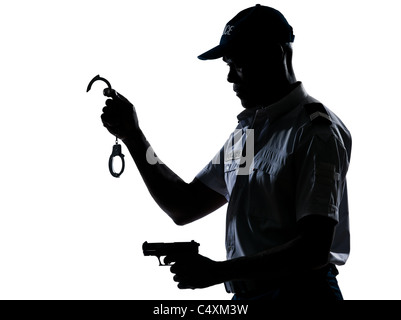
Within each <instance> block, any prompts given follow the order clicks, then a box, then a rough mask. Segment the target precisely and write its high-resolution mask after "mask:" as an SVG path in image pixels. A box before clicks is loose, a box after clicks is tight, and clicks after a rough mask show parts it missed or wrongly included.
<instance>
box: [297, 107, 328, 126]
mask: <svg viewBox="0 0 401 320" xmlns="http://www.w3.org/2000/svg"><path fill="white" fill-rule="evenodd" d="M304 108H305V111H306V113H307V115H308V116H309V118H310V120H311V121H312V122H313V123H316V124H331V123H332V121H331V118H330V115H329V114H328V112H327V110H326V108H325V107H324V106H323V105H322V104H321V103H318V102H314V103H308V104H305V105H304Z"/></svg>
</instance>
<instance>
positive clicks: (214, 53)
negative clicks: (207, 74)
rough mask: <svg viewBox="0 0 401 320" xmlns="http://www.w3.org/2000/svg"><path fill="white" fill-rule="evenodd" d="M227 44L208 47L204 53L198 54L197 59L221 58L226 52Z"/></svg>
mask: <svg viewBox="0 0 401 320" xmlns="http://www.w3.org/2000/svg"><path fill="white" fill-rule="evenodd" d="M226 47H227V46H223V45H221V44H219V45H218V46H216V47H214V48H213V49H210V50H209V51H206V52H205V53H202V54H201V55H200V56H198V59H200V60H214V59H218V58H221V57H222V56H224V54H225V52H226V49H227V48H226Z"/></svg>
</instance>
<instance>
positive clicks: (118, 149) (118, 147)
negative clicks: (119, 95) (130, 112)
mask: <svg viewBox="0 0 401 320" xmlns="http://www.w3.org/2000/svg"><path fill="white" fill-rule="evenodd" d="M97 80H101V81H104V82H105V83H106V84H107V88H105V89H104V90H103V94H104V95H105V96H106V97H111V93H112V90H113V89H112V88H111V84H110V82H109V81H107V80H106V79H105V78H102V77H101V76H99V75H97V76H96V77H94V78H93V79H92V80H91V81H90V82H89V84H88V87H87V89H86V92H89V90H90V89H91V88H92V85H93V83H94V82H95V81H97ZM115 157H120V159H121V170H120V172H115V171H114V167H113V160H114V158H115ZM124 169H125V161H124V155H123V154H122V152H121V144H119V143H118V138H117V137H116V143H115V145H114V146H113V150H112V152H111V155H110V157H109V171H110V173H111V175H112V176H113V177H115V178H119V177H120V176H121V174H122V173H123V172H124Z"/></svg>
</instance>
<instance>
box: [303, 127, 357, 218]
mask: <svg viewBox="0 0 401 320" xmlns="http://www.w3.org/2000/svg"><path fill="white" fill-rule="evenodd" d="M308 136H309V137H308V138H307V139H305V142H303V143H302V144H301V146H300V148H299V149H298V151H297V152H296V171H297V184H296V218H297V220H299V219H301V218H303V217H305V216H307V215H313V214H317V215H323V216H327V217H329V218H332V219H334V220H335V221H337V222H338V221H339V208H340V204H341V200H342V197H343V193H344V188H345V185H346V179H345V178H346V173H347V170H348V164H349V162H348V158H347V152H346V149H345V147H344V145H343V143H342V141H341V139H340V138H338V137H336V136H335V134H333V132H331V131H330V130H327V132H324V133H318V132H314V133H312V134H310V135H308Z"/></svg>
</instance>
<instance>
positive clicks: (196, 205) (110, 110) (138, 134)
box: [101, 90, 227, 225]
mask: <svg viewBox="0 0 401 320" xmlns="http://www.w3.org/2000/svg"><path fill="white" fill-rule="evenodd" d="M111 98H112V99H108V100H107V101H106V107H104V108H103V114H102V116H101V118H102V122H103V125H104V126H105V127H106V128H107V130H108V131H109V132H110V133H111V134H113V135H115V136H116V137H117V138H119V139H121V140H122V141H123V142H124V144H125V145H126V146H127V148H128V150H129V151H130V153H131V156H132V158H133V159H134V161H135V164H136V165H137V167H138V170H139V172H140V174H141V176H142V178H143V180H144V182H145V184H146V186H147V188H148V190H149V192H150V194H151V195H152V197H153V198H154V200H155V201H156V202H157V204H158V205H159V206H160V207H161V208H162V209H163V210H164V211H165V212H166V213H167V214H168V215H169V216H170V217H171V219H173V221H174V222H175V223H176V224H178V225H184V224H187V223H190V222H193V221H195V220H197V219H200V218H202V217H204V216H205V215H207V214H209V213H211V212H213V211H214V210H216V209H218V208H219V207H221V206H222V205H224V204H225V203H226V202H227V200H226V199H225V198H224V197H223V196H222V195H220V194H219V193H217V192H215V191H213V190H211V189H210V188H208V187H206V186H205V185H204V184H203V183H201V182H200V181H199V180H197V179H196V178H195V179H194V180H193V181H192V182H191V183H186V182H185V181H183V180H182V179H181V178H180V177H179V176H178V175H177V174H175V173H174V172H173V171H172V170H171V169H170V168H168V167H167V166H166V165H165V164H164V163H162V162H161V161H160V160H159V159H158V158H157V156H156V155H155V153H154V151H153V149H152V147H151V146H150V143H149V142H148V141H147V140H146V137H145V135H144V134H143V132H142V130H141V129H140V127H139V123H138V117H137V114H136V111H135V107H134V106H133V105H132V104H131V103H130V102H129V101H128V100H127V99H126V98H124V97H123V96H122V95H120V94H119V93H117V92H116V91H114V90H113V92H112V95H111Z"/></svg>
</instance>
